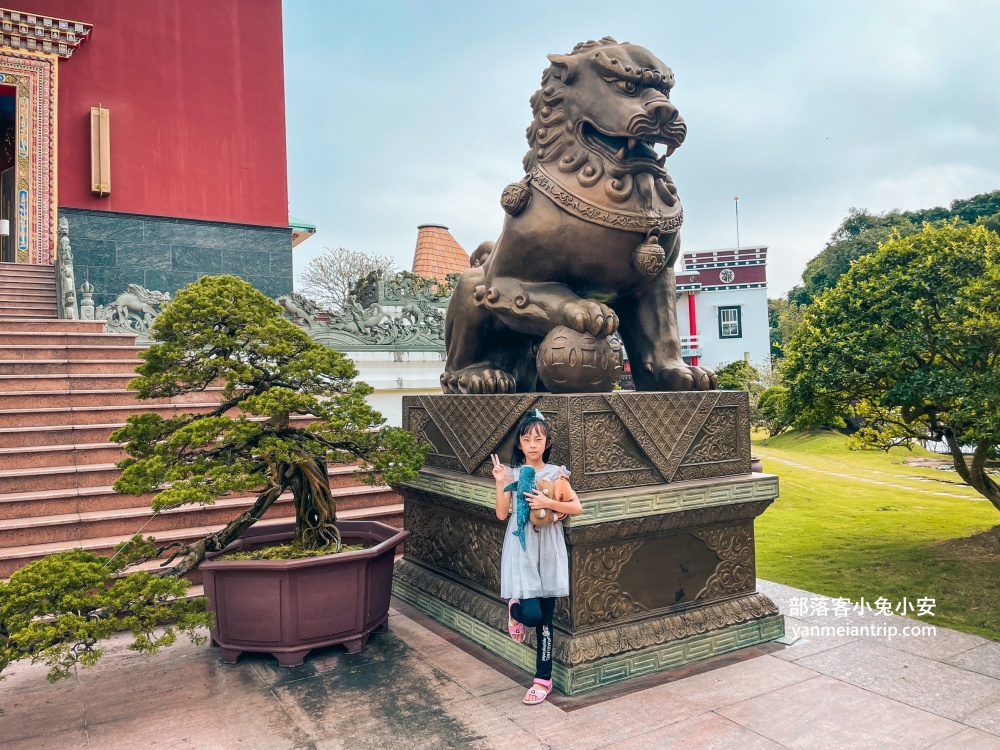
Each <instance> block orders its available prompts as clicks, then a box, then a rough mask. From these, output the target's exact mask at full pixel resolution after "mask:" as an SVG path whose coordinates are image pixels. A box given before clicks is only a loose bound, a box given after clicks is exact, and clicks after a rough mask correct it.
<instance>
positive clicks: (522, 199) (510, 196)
mask: <svg viewBox="0 0 1000 750" xmlns="http://www.w3.org/2000/svg"><path fill="white" fill-rule="evenodd" d="M529 200H531V190H529V189H528V178H527V177H525V178H524V179H523V180H521V181H520V182H512V183H510V184H509V185H508V186H507V187H505V188H504V191H503V193H502V194H501V195H500V205H501V206H503V210H504V211H506V212H507V213H509V214H510V215H511V216H517V215H518V214H519V213H521V212H522V211H523V210H524V209H525V208H527V207H528V201H529Z"/></svg>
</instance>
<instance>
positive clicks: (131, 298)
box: [94, 284, 170, 337]
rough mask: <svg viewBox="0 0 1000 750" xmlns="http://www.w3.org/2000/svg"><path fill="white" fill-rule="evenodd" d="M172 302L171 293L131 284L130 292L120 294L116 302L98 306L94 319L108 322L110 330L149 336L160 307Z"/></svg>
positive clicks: (129, 286)
mask: <svg viewBox="0 0 1000 750" xmlns="http://www.w3.org/2000/svg"><path fill="white" fill-rule="evenodd" d="M169 302H170V293H169V292H156V291H151V290H149V289H146V288H145V287H142V286H140V285H139V284H129V285H128V291H126V292H123V293H122V294H119V295H118V297H117V298H116V299H115V301H114V302H112V303H111V304H108V305H98V306H97V308H96V309H95V311H94V318H95V319H97V320H106V321H107V322H108V329H109V330H118V331H124V332H126V333H136V334H140V336H141V337H145V336H148V334H149V331H150V329H151V328H152V327H153V321H154V320H155V319H156V316H157V315H159V313H160V307H161V306H163V305H166V304H167V303H169Z"/></svg>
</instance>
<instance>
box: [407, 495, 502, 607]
mask: <svg viewBox="0 0 1000 750" xmlns="http://www.w3.org/2000/svg"><path fill="white" fill-rule="evenodd" d="M476 510H477V511H479V512H475V513H467V512H463V511H459V510H456V509H454V508H450V507H446V506H444V505H438V504H431V503H426V502H421V501H419V500H415V499H414V498H412V497H408V498H407V501H406V510H405V526H406V528H407V529H408V530H409V531H410V532H411V533H412V536H410V538H409V539H407V540H406V556H407V557H408V558H415V559H417V560H419V561H420V562H422V563H425V564H427V565H430V566H432V567H434V568H437V569H439V570H442V571H446V572H448V573H452V574H454V575H456V576H459V577H461V578H464V579H465V580H467V581H469V582H471V583H474V584H476V585H478V586H482V587H483V588H485V589H488V590H489V591H492V592H495V593H496V594H499V592H500V553H501V551H502V549H503V535H504V530H505V527H504V525H503V524H502V523H501V522H499V521H497V520H496V517H495V516H494V518H493V522H492V523H491V522H489V521H488V520H486V519H484V518H482V517H481V516H483V515H485V514H484V513H482V509H476Z"/></svg>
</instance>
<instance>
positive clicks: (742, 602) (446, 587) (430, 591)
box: [393, 559, 780, 666]
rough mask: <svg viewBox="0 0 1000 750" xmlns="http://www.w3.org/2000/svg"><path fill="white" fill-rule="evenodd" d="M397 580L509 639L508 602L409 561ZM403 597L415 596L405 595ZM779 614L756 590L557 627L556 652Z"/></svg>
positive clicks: (642, 643)
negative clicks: (621, 619)
mask: <svg viewBox="0 0 1000 750" xmlns="http://www.w3.org/2000/svg"><path fill="white" fill-rule="evenodd" d="M393 578H394V583H401V584H404V585H406V586H407V587H410V588H412V589H415V590H417V591H419V592H422V593H424V594H426V595H427V596H430V597H433V598H434V599H436V600H438V601H440V602H442V603H444V604H446V605H448V606H450V607H453V608H455V609H457V610H459V611H460V612H463V613H464V614H466V615H468V616H470V617H472V618H474V619H475V620H477V621H479V622H480V623H483V624H485V625H486V626H487V627H488V628H489V629H490V630H491V631H497V632H502V633H503V634H504V635H505V637H506V632H507V608H506V607H505V606H504V604H503V603H502V602H500V601H494V600H492V599H490V598H488V597H485V596H483V595H482V594H479V593H477V592H475V591H473V590H471V589H469V588H466V587H464V586H462V585H461V584H458V583H455V582H453V581H450V580H448V579H446V578H444V577H443V576H440V575H438V574H436V573H434V572H433V571H430V570H427V569H425V568H423V567H421V566H419V565H416V564H414V563H411V562H408V561H407V560H405V559H404V560H400V561H399V562H397V563H396V567H395V570H394V573H393ZM393 590H394V591H393V593H396V594H397V595H399V594H400V592H399V591H398V590H397V587H396V586H395V585H394V586H393ZM403 598H404V600H407V601H408V600H409V599H407V598H406V597H405V596H404V597H403ZM411 603H413V602H411ZM424 611H427V610H426V609H424ZM777 614H778V608H777V606H776V605H775V604H774V602H773V601H771V599H770V598H768V597H767V596H766V595H764V594H762V593H760V592H757V591H754V592H752V593H748V594H744V595H741V596H738V597H735V598H732V599H726V600H723V601H719V602H711V603H708V604H703V605H701V606H699V607H696V608H693V609H689V610H686V611H683V612H674V613H670V614H666V615H662V616H659V617H653V618H648V619H645V620H640V621H638V622H630V623H624V624H619V625H612V626H609V627H605V628H601V629H600V630H596V631H592V632H589V633H583V634H579V635H570V634H568V633H565V632H563V631H562V630H561V629H558V628H557V629H556V637H555V639H554V644H553V648H552V656H553V660H554V661H555V662H556V663H557V664H562V665H565V666H580V665H584V664H587V663H589V662H593V661H596V660H598V659H603V658H607V657H610V656H617V655H621V654H625V653H628V652H633V651H640V650H643V649H647V648H649V647H652V646H658V645H662V644H665V643H669V642H671V641H676V640H679V639H683V638H687V637H690V636H695V635H704V634H708V633H710V632H711V631H713V630H719V629H723V628H727V627H730V626H733V625H739V624H742V623H747V622H750V621H753V620H760V619H762V618H765V617H768V616H770V615H777ZM529 635H531V634H529ZM779 635H780V633H779ZM775 637H777V636H775ZM507 640H508V641H509V640H510V639H509V638H507ZM532 666H533V659H532Z"/></svg>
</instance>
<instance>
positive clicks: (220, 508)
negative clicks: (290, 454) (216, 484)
mask: <svg viewBox="0 0 1000 750" xmlns="http://www.w3.org/2000/svg"><path fill="white" fill-rule="evenodd" d="M331 492H332V494H333V496H334V498H335V499H336V500H337V501H338V506H339V501H340V499H341V498H343V499H344V500H345V504H347V503H346V501H347V500H348V499H353V500H354V501H355V502H354V503H353V504H354V506H355V507H354V510H358V509H362V510H368V509H371V508H381V507H383V506H386V505H388V504H391V503H392V500H393V499H394V498H395V493H393V491H392V490H391V489H389V488H388V487H347V488H342V489H337V490H331ZM395 499H398V498H395ZM255 501H256V497H255V496H244V497H236V498H221V499H219V500H217V501H216V502H215V503H214V504H212V505H205V506H201V505H190V506H181V507H179V508H172V509H170V510H165V511H161V512H160V513H158V514H154V513H153V512H152V511H151V510H150V509H149V508H148V507H132V508H114V509H108V510H96V511H84V512H71V513H65V514H62V515H54V516H42V517H33V518H17V519H11V520H6V521H0V549H2V548H10V547H21V546H26V545H34V544H47V543H51V542H67V541H81V540H84V539H93V538H101V537H112V536H117V537H120V538H121V539H128V538H129V537H130V536H132V535H133V534H138V533H142V534H143V536H150V535H151V536H156V535H157V534H158V533H159V532H164V531H173V530H174V529H179V528H194V527H198V526H220V527H221V526H225V525H226V524H227V523H229V522H230V521H232V520H233V519H234V518H236V517H237V516H238V515H239V514H240V513H242V512H243V511H245V510H246V509H247V508H249V507H250V506H252V505H253V503H254V502H255ZM344 510H345V512H346V511H347V508H345V509H344ZM294 515H295V505H294V501H293V500H292V496H291V493H288V494H287V496H283V497H281V498H279V500H277V501H276V502H275V503H274V505H273V506H272V507H271V508H269V509H268V511H267V513H266V514H265V515H264V518H265V519H267V518H288V517H293V516H294Z"/></svg>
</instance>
